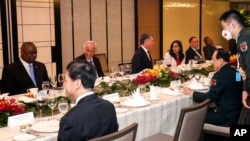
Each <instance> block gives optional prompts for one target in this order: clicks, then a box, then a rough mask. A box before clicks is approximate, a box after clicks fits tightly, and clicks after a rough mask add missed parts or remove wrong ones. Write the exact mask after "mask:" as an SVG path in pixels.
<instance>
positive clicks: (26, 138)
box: [13, 133, 37, 141]
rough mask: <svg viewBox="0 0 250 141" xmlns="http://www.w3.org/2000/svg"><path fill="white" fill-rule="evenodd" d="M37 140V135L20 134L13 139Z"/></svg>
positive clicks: (19, 140)
mask: <svg viewBox="0 0 250 141" xmlns="http://www.w3.org/2000/svg"><path fill="white" fill-rule="evenodd" d="M35 138H37V136H35V135H31V134H25V133H24V134H18V135H15V136H14V137H13V140H14V141H31V140H33V139H35Z"/></svg>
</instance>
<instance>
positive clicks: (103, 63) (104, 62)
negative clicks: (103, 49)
mask: <svg viewBox="0 0 250 141" xmlns="http://www.w3.org/2000/svg"><path fill="white" fill-rule="evenodd" d="M95 57H97V58H98V59H99V60H100V63H101V66H102V71H103V73H104V74H108V73H109V67H108V61H107V57H106V54H105V53H103V54H95Z"/></svg>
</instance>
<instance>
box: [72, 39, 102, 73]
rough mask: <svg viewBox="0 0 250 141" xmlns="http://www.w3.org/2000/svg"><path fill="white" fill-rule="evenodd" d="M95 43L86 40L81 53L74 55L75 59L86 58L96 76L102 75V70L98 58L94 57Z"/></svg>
mask: <svg viewBox="0 0 250 141" xmlns="http://www.w3.org/2000/svg"><path fill="white" fill-rule="evenodd" d="M96 47H97V45H96V43H95V42H94V41H86V43H85V44H84V46H83V54H82V55H80V56H78V57H76V58H75V59H82V60H87V61H88V62H89V63H90V64H92V65H93V66H94V67H95V69H96V73H97V76H98V77H103V76H104V74H103V71H102V66H101V63H100V60H99V59H98V58H97V57H95V56H94V55H95V52H96Z"/></svg>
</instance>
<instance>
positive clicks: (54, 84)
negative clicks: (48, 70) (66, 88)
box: [49, 75, 57, 88]
mask: <svg viewBox="0 0 250 141" xmlns="http://www.w3.org/2000/svg"><path fill="white" fill-rule="evenodd" d="M49 80H50V85H51V86H52V87H53V88H56V87H57V78H56V76H55V75H52V76H50V78H49Z"/></svg>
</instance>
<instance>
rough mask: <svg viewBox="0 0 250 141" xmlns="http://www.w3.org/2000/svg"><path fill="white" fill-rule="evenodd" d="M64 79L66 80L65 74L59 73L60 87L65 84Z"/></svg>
mask: <svg viewBox="0 0 250 141" xmlns="http://www.w3.org/2000/svg"><path fill="white" fill-rule="evenodd" d="M63 81H64V74H63V73H59V74H58V76H57V82H58V86H59V87H62V86H63Z"/></svg>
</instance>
